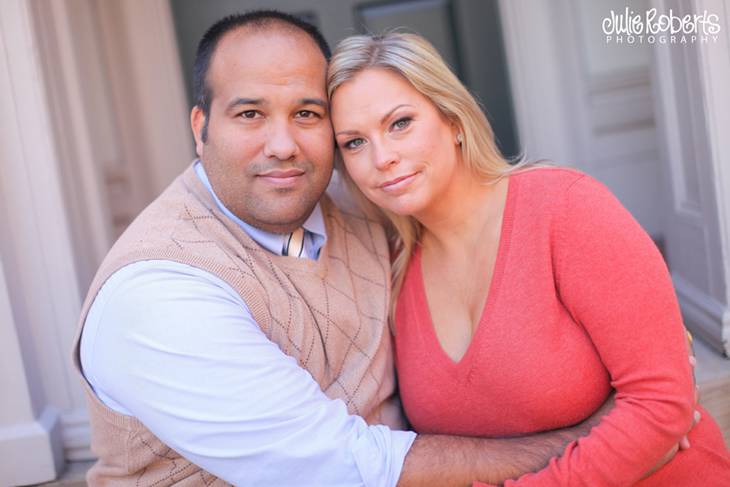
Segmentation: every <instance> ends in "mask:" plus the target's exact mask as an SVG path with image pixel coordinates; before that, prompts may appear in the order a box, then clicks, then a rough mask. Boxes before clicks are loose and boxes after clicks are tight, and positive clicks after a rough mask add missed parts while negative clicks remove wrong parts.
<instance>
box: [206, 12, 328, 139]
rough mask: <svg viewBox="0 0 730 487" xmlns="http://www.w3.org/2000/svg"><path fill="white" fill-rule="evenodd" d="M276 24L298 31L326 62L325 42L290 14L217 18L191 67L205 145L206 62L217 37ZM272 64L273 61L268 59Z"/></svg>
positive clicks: (208, 91) (208, 89)
mask: <svg viewBox="0 0 730 487" xmlns="http://www.w3.org/2000/svg"><path fill="white" fill-rule="evenodd" d="M276 24H279V25H283V26H285V27H291V28H294V29H299V30H301V31H302V32H304V33H305V34H307V35H308V36H309V37H311V38H312V40H313V41H314V42H315V44H317V47H319V50H320V51H321V52H322V55H323V56H324V58H325V60H326V61H328V62H329V59H330V55H331V51H330V47H329V44H327V41H326V40H325V38H324V36H323V35H322V33H321V32H320V30H319V29H318V28H317V27H316V26H314V25H312V24H310V23H309V22H307V21H304V20H302V19H300V18H298V17H295V16H293V15H291V14H287V13H284V12H280V11H278V10H252V11H250V12H246V13H243V14H234V15H229V16H227V17H224V18H222V19H220V20H219V21H218V22H216V23H215V24H213V25H212V26H211V27H210V28H209V29H208V30H207V31H206V33H205V34H204V35H203V37H202V38H201V39H200V43H198V51H197V53H196V55H195V64H194V66H193V97H194V99H195V105H196V106H198V107H199V108H200V109H201V110H202V111H203V115H205V124H204V125H203V130H202V132H201V139H202V140H203V142H205V141H206V140H207V138H208V119H209V118H210V117H209V115H210V104H211V101H212V99H213V90H212V89H211V87H210V85H209V84H208V79H207V78H208V68H210V60H211V59H212V58H213V53H214V52H215V50H216V47H217V46H218V42H219V41H220V40H221V38H222V37H223V36H224V35H225V34H227V33H228V32H231V31H233V30H235V29H238V28H241V27H244V26H251V27H254V28H265V27H271V26H274V25H276ZM272 62H275V61H274V60H272Z"/></svg>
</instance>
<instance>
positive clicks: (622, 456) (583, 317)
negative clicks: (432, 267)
mask: <svg viewBox="0 0 730 487" xmlns="http://www.w3.org/2000/svg"><path fill="white" fill-rule="evenodd" d="M552 239H553V245H554V248H553V256H554V267H555V279H556V288H557V292H558V293H559V297H560V300H561V301H562V303H563V304H564V306H565V308H566V309H567V310H568V312H569V313H570V315H571V316H572V318H573V319H574V321H575V322H576V323H577V324H578V325H579V326H582V327H583V328H584V329H585V331H586V332H587V334H588V335H589V337H590V339H591V341H592V342H593V344H594V346H595V349H596V352H597V353H598V355H599V357H600V359H601V361H602V362H603V364H604V365H605V367H606V368H607V370H608V372H609V374H610V380H611V385H612V387H613V388H614V389H615V390H616V405H615V408H614V409H613V410H612V411H611V412H610V413H609V414H608V415H607V416H605V417H604V418H603V420H602V421H601V423H600V425H599V426H597V427H595V428H594V429H593V430H592V431H591V433H590V434H589V435H588V436H587V437H584V438H581V439H579V440H578V441H575V442H573V443H571V444H570V445H569V446H568V447H567V449H566V450H565V452H564V454H563V455H562V456H561V457H560V458H557V459H553V460H552V461H551V462H550V464H549V465H548V466H547V467H546V468H545V469H543V470H541V471H540V472H537V473H536V474H528V475H525V476H523V477H521V478H520V479H518V480H517V481H514V482H512V481H510V482H507V483H506V484H505V485H506V486H529V485H540V486H549V485H555V486H558V485H560V486H569V485H576V486H577V485H591V486H614V485H615V486H625V485H632V484H634V483H635V482H637V481H638V480H639V479H640V478H641V477H642V476H643V475H644V474H645V472H647V471H648V470H649V469H650V468H651V467H652V466H653V465H654V464H655V463H656V462H657V461H658V459H659V458H660V457H661V456H662V455H664V454H665V453H666V452H667V451H669V450H670V448H671V447H673V446H674V445H675V444H676V443H677V442H678V440H679V438H680V437H681V436H682V435H684V434H685V433H686V432H687V430H688V429H689V427H690V424H691V415H692V408H693V383H692V377H691V370H690V367H689V364H688V359H687V345H686V342H685V335H684V328H683V325H682V321H681V317H680V311H679V306H678V304H677V300H676V297H675V294H674V290H673V287H672V282H671V279H670V276H669V273H668V271H667V268H666V266H665V264H664V261H663V260H662V257H661V255H660V254H659V252H658V250H657V249H656V247H655V245H654V243H653V242H652V241H651V239H650V238H649V236H648V235H647V234H646V233H645V232H644V230H643V229H642V228H641V227H640V226H639V224H638V223H637V222H636V221H635V220H634V219H633V218H632V217H631V215H630V214H629V212H628V211H627V210H626V209H625V208H623V207H622V206H621V204H620V203H619V202H618V200H617V199H616V198H615V197H614V196H613V195H612V194H611V193H610V192H609V191H608V190H607V189H606V188H605V186H603V185H602V184H601V183H598V182H597V181H595V180H593V179H592V178H590V177H588V176H583V177H581V178H579V179H578V180H576V181H574V182H573V183H572V185H571V186H570V187H569V188H568V189H567V190H566V193H565V199H564V201H563V207H562V208H560V209H559V210H558V211H557V214H556V219H555V221H554V226H553V237H552ZM565 359H566V360H570V357H565ZM580 366H581V364H580V363H576V364H575V367H580Z"/></svg>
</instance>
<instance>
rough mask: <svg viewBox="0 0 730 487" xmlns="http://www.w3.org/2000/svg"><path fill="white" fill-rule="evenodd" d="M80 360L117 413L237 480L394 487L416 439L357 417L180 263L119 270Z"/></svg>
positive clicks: (215, 283) (95, 313)
mask: <svg viewBox="0 0 730 487" xmlns="http://www.w3.org/2000/svg"><path fill="white" fill-rule="evenodd" d="M81 359H82V365H83V370H84V375H85V376H86V377H87V379H88V380H89V381H90V383H91V384H92V386H93V387H94V390H95V392H96V393H97V395H98V396H99V397H100V398H101V399H102V400H103V401H104V402H105V403H106V404H107V405H108V406H109V407H111V408H112V409H115V410H117V411H118V412H121V413H123V414H129V415H133V416H135V417H137V418H138V419H139V420H140V421H142V423H144V424H145V426H147V427H148V428H149V429H150V430H151V431H152V432H153V433H154V434H155V435H157V436H158V437H159V438H160V439H161V440H162V441H164V442H165V443H166V444H168V445H169V446H170V447H172V448H174V449H175V450H176V451H177V452H179V453H180V454H181V455H183V456H184V457H186V458H187V459H188V460H190V461H191V462H193V463H195V464H197V465H198V466H200V467H202V468H204V469H205V470H207V471H209V472H210V473H212V474H214V475H216V476H218V477H220V478H222V479H224V480H226V481H227V482H230V483H232V484H234V485H298V486H306V485H311V486H326V485H337V486H360V485H368V486H381V485H383V486H386V485H395V484H396V482H397V480H398V477H399V475H400V470H401V467H402V465H403V460H404V458H405V455H406V453H407V451H408V449H409V448H410V445H411V443H412V442H413V439H414V438H415V434H414V433H412V432H401V431H391V430H390V429H388V428H387V427H385V426H382V425H378V426H368V425H367V424H366V423H365V421H364V420H363V419H362V418H360V417H358V416H352V415H349V414H348V412H347V409H346V407H345V405H344V403H343V402H342V401H339V400H330V399H329V398H327V397H326V396H325V395H324V393H323V392H322V391H321V389H320V388H319V386H318V384H317V383H316V382H315V381H314V379H313V378H312V377H311V375H310V374H309V373H308V372H307V371H305V370H304V369H302V368H301V367H299V365H298V364H297V363H296V361H295V360H294V359H293V358H292V357H290V356H288V355H285V354H284V353H282V352H281V350H280V349H279V348H278V347H277V346H276V345H275V344H274V343H272V342H271V341H269V340H268V339H267V338H266V336H265V335H264V334H263V333H262V332H261V330H260V329H259V327H258V326H257V324H256V323H255V321H254V320H253V318H252V317H251V314H250V312H249V310H248V308H247V306H246V304H245V303H244V302H243V300H242V299H241V298H240V296H239V295H238V294H236V293H235V291H233V290H232V289H231V288H230V287H229V286H228V285H227V284H226V283H224V282H223V281H221V280H220V279H218V278H216V277H215V276H212V275H210V274H208V273H206V272H203V271H201V270H199V269H195V268H192V267H189V266H186V265H183V264H177V263H173V262H164V261H147V262H141V263H137V264H132V265H129V266H127V267H125V268H123V269H122V270H120V271H117V273H115V274H114V275H113V276H112V277H111V278H110V279H109V280H108V281H107V282H106V284H105V285H104V287H103V288H102V290H101V291H100V293H99V294H98V295H97V298H96V300H95V302H94V304H93V306H92V308H91V310H90V312H89V315H88V317H87V321H86V326H85V328H84V334H83V337H82V342H81Z"/></svg>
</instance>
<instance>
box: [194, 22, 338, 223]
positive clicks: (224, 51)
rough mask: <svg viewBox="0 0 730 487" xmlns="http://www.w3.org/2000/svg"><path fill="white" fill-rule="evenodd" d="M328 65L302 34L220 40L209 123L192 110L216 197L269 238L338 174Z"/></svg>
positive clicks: (247, 34)
mask: <svg viewBox="0 0 730 487" xmlns="http://www.w3.org/2000/svg"><path fill="white" fill-rule="evenodd" d="M326 70H327V65H326V61H325V59H324V56H323V55H322V53H321V52H320V51H319V49H318V48H317V46H316V44H315V43H314V41H312V40H311V38H309V36H308V35H307V34H305V33H303V32H299V31H293V32H292V31H288V30H284V29H283V28H276V27H272V28H269V29H265V30H258V31H255V30H251V29H249V28H246V27H244V28H240V29H237V30H234V31H232V32H229V33H227V34H225V35H224V36H223V38H222V39H221V40H220V41H219V43H218V46H217V48H216V50H215V53H214V54H213V59H212V61H211V65H210V68H209V70H208V77H207V82H208V86H209V87H210V88H211V89H212V92H213V99H212V101H211V107H210V120H209V121H208V136H207V140H206V141H205V142H203V141H202V140H201V131H202V128H203V126H204V124H205V117H204V114H203V113H202V110H200V109H199V108H198V107H195V108H193V111H192V113H191V122H192V126H193V132H194V134H195V142H196V151H197V153H198V156H199V157H200V159H201V160H202V162H203V167H204V168H205V171H206V173H207V174H208V178H209V179H210V182H211V185H212V186H213V190H214V191H215V193H216V195H218V197H219V198H220V200H221V201H222V202H223V204H224V205H225V206H226V207H227V208H228V209H229V210H231V211H232V212H233V213H234V214H235V215H236V216H238V217H239V218H241V219H242V220H244V221H245V222H247V223H249V224H251V225H254V226H256V227H258V228H261V229H263V230H266V231H270V232H277V233H285V232H290V231H292V230H293V229H295V228H297V227H298V226H300V225H301V224H302V223H303V222H304V221H305V220H306V219H307V217H308V216H309V214H310V213H311V212H312V210H313V208H314V206H315V205H316V203H317V201H318V200H319V198H320V197H321V196H322V193H323V192H324V190H325V188H326V187H327V183H328V182H329V180H330V176H331V175H332V161H333V136H332V127H331V125H330V120H329V112H328V108H327V107H328V105H327V94H326V91H325V75H326Z"/></svg>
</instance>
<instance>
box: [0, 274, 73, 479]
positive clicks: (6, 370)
mask: <svg viewBox="0 0 730 487" xmlns="http://www.w3.org/2000/svg"><path fill="white" fill-rule="evenodd" d="M16 326H17V322H16V320H15V318H14V316H13V309H12V306H11V304H10V296H9V294H8V287H7V284H6V281H5V273H4V269H3V266H2V261H0V350H1V351H0V371H2V373H1V374H0V390H2V391H3V392H2V394H3V402H2V407H0V459H2V460H1V461H0V484H2V485H20V484H30V483H36V482H44V481H47V480H52V479H54V478H56V476H57V474H58V473H59V472H60V470H61V468H62V466H63V446H62V444H61V431H60V417H59V414H58V410H57V409H56V408H54V407H52V406H50V405H47V404H46V405H44V404H43V401H42V400H38V399H36V398H35V397H34V394H33V392H34V391H33V390H32V389H31V388H30V387H29V378H31V377H32V371H27V370H26V364H25V362H24V360H23V356H24V353H23V350H21V343H20V340H19V337H18V333H17V332H16ZM28 372H30V373H28Z"/></svg>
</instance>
